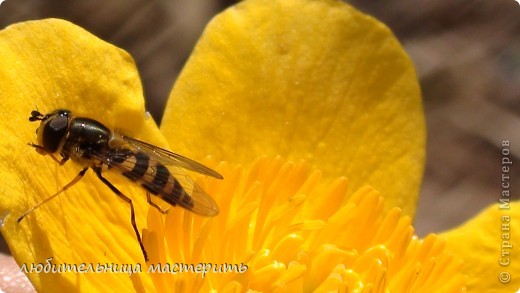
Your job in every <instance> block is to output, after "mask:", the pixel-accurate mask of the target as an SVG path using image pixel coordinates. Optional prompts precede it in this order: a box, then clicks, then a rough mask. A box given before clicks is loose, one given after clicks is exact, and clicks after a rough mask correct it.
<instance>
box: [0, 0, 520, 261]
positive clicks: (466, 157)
mask: <svg viewBox="0 0 520 293" xmlns="http://www.w3.org/2000/svg"><path fill="white" fill-rule="evenodd" d="M233 3H234V1H216V0H215V1H209V0H178V1H176V0H174V1H167V0H146V1H143V0H140V1H139V0H109V1H101V0H89V1H77V0H72V1H57V0H45V1H43V0H7V1H5V2H4V3H2V4H1V6H0V28H4V27H5V26H7V25H9V24H11V23H15V22H19V21H23V20H29V19H39V18H47V17H58V18H63V19H67V20H69V21H72V22H74V23H76V24H78V25H80V26H82V27H83V28H85V29H87V30H88V31H90V32H92V33H94V34H95V35H97V36H99V37H101V38H102V39H104V40H107V41H108V42H110V43H113V44H115V45H117V46H119V47H121V48H123V49H125V50H127V51H128V52H130V54H131V55H132V56H133V57H134V59H135V61H136V63H137V66H138V68H139V71H140V74H141V76H142V81H143V83H144V90H145V95H146V97H147V107H148V109H149V110H150V112H151V113H152V115H153V116H154V118H155V119H156V121H160V119H161V116H162V109H163V107H164V105H165V102H166V98H167V97H168V94H169V92H170V90H171V87H172V84H173V81H174V80H175V78H176V76H177V75H178V73H179V71H180V70H181V68H182V66H183V64H184V62H185V60H186V59H187V57H188V56H189V54H190V51H191V50H192V48H193V46H194V44H195V42H196V41H197V39H198V37H199V36H200V34H201V32H202V30H203V28H204V26H205V24H206V23H207V22H208V20H209V19H210V18H211V17H212V16H213V15H215V14H216V13H218V12H219V11H221V10H222V9H224V8H226V7H228V6H229V5H231V4H233ZM351 4H352V5H354V6H355V7H357V8H358V9H360V10H362V11H364V12H366V13H368V14H371V15H373V16H375V17H376V18H378V19H380V20H381V21H383V22H385V23H386V24H387V25H388V26H389V27H390V28H392V29H393V30H394V32H395V34H396V35H397V37H398V38H399V39H400V40H401V42H402V43H403V45H404V46H405V48H406V50H407V51H408V52H409V54H410V55H411V57H412V59H413V60H414V62H415V64H416V67H417V71H418V74H419V77H420V81H421V84H422V90H423V96H424V105H425V111H426V118H427V123H428V163H427V167H426V174H425V180H424V185H423V189H422V192H421V198H420V203H419V207H418V211H417V217H416V220H415V226H416V228H417V233H418V234H419V235H421V236H423V235H426V234H427V233H429V232H439V231H443V230H445V229H448V228H450V227H454V226H456V225H458V224H460V223H462V222H463V221H464V220H466V219H468V218H470V217H472V216H473V215H475V214H476V213H477V212H478V211H479V210H481V209H482V208H483V207H485V206H487V205H488V204H490V203H493V202H497V201H498V199H499V196H500V191H501V189H500V183H501V181H500V180H501V177H500V176H501V171H500V167H501V165H500V162H501V161H500V160H501V153H500V152H501V148H500V144H501V141H502V140H505V139H507V140H510V141H511V147H510V149H511V151H512V155H511V159H512V160H513V161H515V162H514V164H513V171H512V172H511V174H510V175H511V176H512V180H511V182H512V183H513V185H512V188H511V191H512V193H513V194H514V197H515V198H516V199H518V198H519V196H518V185H519V184H520V180H518V179H520V176H519V175H520V166H519V164H520V131H519V129H520V38H518V36H520V17H519V15H520V5H519V4H517V3H516V2H514V1H513V0H494V1H462V0H451V1H448V0H440V1H416V0H398V1H391V2H389V1H352V2H351ZM0 196H4V195H0ZM497 229H499V228H497ZM0 246H1V245H0ZM0 251H4V252H8V251H7V248H6V247H5V244H4V246H3V248H2V249H1V250H0Z"/></svg>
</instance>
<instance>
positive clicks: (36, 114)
mask: <svg viewBox="0 0 520 293" xmlns="http://www.w3.org/2000/svg"><path fill="white" fill-rule="evenodd" d="M44 118H45V115H43V114H42V113H40V112H38V110H34V111H31V117H29V121H31V122H34V121H38V120H43V119H44Z"/></svg>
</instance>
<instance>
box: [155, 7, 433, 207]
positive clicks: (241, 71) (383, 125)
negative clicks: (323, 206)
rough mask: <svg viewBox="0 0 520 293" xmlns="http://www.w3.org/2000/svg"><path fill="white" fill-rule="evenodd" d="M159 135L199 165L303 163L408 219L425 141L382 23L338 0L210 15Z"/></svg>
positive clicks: (413, 85) (410, 74) (398, 55)
mask: <svg viewBox="0 0 520 293" xmlns="http://www.w3.org/2000/svg"><path fill="white" fill-rule="evenodd" d="M161 130H162V131H163V134H165V136H166V137H167V138H168V139H169V141H170V145H171V146H172V147H173V148H174V149H175V150H176V151H179V152H180V153H183V154H186V155H188V156H190V157H193V158H197V159H200V158H203V157H204V156H206V155H208V154H212V155H215V157H216V158H217V159H223V160H227V161H232V162H242V163H245V162H250V161H252V160H253V159H254V158H256V157H258V156H260V155H263V154H267V155H269V156H274V155H276V154H281V155H282V156H284V157H286V158H293V159H296V160H299V159H301V158H304V159H307V160H309V161H310V162H311V163H312V164H313V165H315V166H317V167H319V168H320V169H321V170H322V171H323V173H324V175H325V177H326V178H337V177H338V176H346V177H347V178H349V180H350V183H349V184H350V188H349V190H356V189H358V188H359V187H361V186H362V185H363V184H370V185H372V186H374V187H375V188H376V189H378V190H381V191H384V194H383V195H384V196H385V198H386V201H385V203H386V209H387V210H388V208H389V207H393V206H400V207H401V208H402V209H403V210H404V213H405V214H408V215H413V211H414V208H415V202H416V196H417V193H418V188H419V184H420V181H421V178H422V171H423V161H424V145H425V125H424V117H423V112H422V103H421V99H420V91H419V86H418V82H417V78H416V73H415V70H414V68H413V66H412V63H411V61H410V59H409V57H408V56H407V55H406V53H405V52H404V50H403V48H402V47H401V45H400V44H399V43H398V41H397V40H396V39H395V37H394V36H393V34H392V33H391V31H390V30H389V29H388V28H387V27H386V26H385V25H383V24H381V23H380V22H378V21H377V20H375V19H373V18H372V17H369V16H367V15H364V14H362V13H360V12H358V11H357V10H355V9H354V8H352V7H350V6H348V5H346V4H343V3H341V2H339V1H308V0H289V1H287V0H283V1H282V0H278V1H265V0H251V1H244V2H242V3H240V4H238V5H236V6H234V7H232V8H230V9H228V10H226V11H225V12H224V13H222V14H221V15H219V16H217V17H216V18H215V19H213V21H212V22H211V23H210V24H209V26H208V27H207V28H206V31H205V32H204V34H203V36H202V38H201V40H200V41H199V43H198V45H197V47H196V48H195V51H194V53H193V55H192V56H191V58H190V60H189V61H188V63H187V65H186V67H185V68H184V70H183V72H182V74H181V75H180V77H179V79H178V81H177V83H176V85H175V87H174V89H173V92H172V94H171V96H170V99H169V101H168V106H167V109H166V112H165V115H164V119H163V122H162V126H161Z"/></svg>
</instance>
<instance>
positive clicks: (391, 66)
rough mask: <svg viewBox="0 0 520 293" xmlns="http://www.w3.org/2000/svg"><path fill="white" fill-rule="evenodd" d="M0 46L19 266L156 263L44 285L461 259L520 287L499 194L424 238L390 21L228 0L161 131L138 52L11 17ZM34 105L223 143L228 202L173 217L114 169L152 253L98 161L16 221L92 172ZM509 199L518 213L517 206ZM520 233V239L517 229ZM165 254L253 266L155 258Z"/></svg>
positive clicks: (173, 144) (313, 280)
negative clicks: (103, 178) (179, 270)
mask: <svg viewBox="0 0 520 293" xmlns="http://www.w3.org/2000/svg"><path fill="white" fill-rule="evenodd" d="M0 54H1V58H0V94H1V95H2V104H0V109H1V114H2V116H3V117H4V119H3V120H2V122H1V123H2V125H1V129H2V130H1V131H2V134H3V135H2V140H1V141H0V155H1V156H2V160H0V172H1V174H0V175H1V176H0V178H1V179H0V180H1V183H2V184H1V188H2V191H3V192H2V200H0V215H3V216H4V218H3V220H2V228H1V231H2V234H3V235H4V237H5V238H6V240H7V242H8V245H9V247H10V249H11V251H12V253H13V255H14V257H15V258H16V260H17V262H18V264H20V265H21V266H25V267H26V268H29V267H31V264H42V266H40V267H38V266H35V268H46V266H45V265H46V264H47V263H52V264H55V265H56V266H50V265H49V266H48V268H57V267H61V266H59V265H63V264H68V265H71V264H83V263H84V264H87V265H88V264H94V266H95V265H96V264H102V265H111V264H118V265H120V264H131V265H132V267H131V268H139V266H136V264H137V263H139V264H140V269H141V270H142V271H144V272H143V273H139V274H131V275H130V276H129V274H128V273H124V272H123V273H108V272H103V273H92V272H90V273H85V274H82V273H74V272H67V273H52V272H51V273H36V272H31V273H29V274H28V275H29V278H30V279H31V281H32V282H33V284H34V285H35V287H36V288H37V289H39V290H41V291H57V290H62V291H67V292H68V291H85V292H90V291H93V290H96V291H108V290H110V291H115V290H117V291H128V290H131V289H135V290H137V291H161V292H162V291H166V290H169V291H174V289H185V290H186V291H188V290H190V289H202V290H209V289H215V290H222V291H225V290H235V289H240V290H246V289H248V288H249V289H252V290H265V291H272V290H276V289H278V290H281V291H291V290H293V289H298V290H300V291H302V290H305V291H310V290H314V289H316V290H321V291H329V290H334V289H340V290H346V289H348V290H350V291H353V292H370V291H374V292H383V290H390V291H391V292H404V291H405V290H406V289H410V290H412V291H415V292H434V291H437V292H441V291H442V292H444V291H446V292H448V291H460V290H461V288H463V286H464V283H465V280H464V277H463V276H462V274H467V275H468V277H469V278H468V286H469V287H468V289H470V290H471V289H473V290H474V291H477V292H485V291H487V292H493V290H495V291H496V292H502V290H505V289H504V288H509V289H512V290H513V289H515V290H516V289H517V288H518V286H519V284H520V281H519V280H518V278H514V277H513V279H512V280H510V282H509V283H508V284H506V285H502V284H501V283H500V282H499V280H498V279H497V278H498V274H499V273H500V271H501V270H503V271H508V272H511V274H512V275H514V272H515V271H516V272H518V271H520V267H519V263H520V261H515V260H516V259H518V257H516V259H514V257H515V256H514V255H513V253H512V252H511V262H510V264H509V265H508V266H503V267H500V266H499V265H498V264H497V263H498V258H499V257H500V255H498V254H497V253H499V252H500V251H501V250H504V249H503V248H502V247H501V244H502V243H503V242H502V241H497V240H496V238H494V237H499V235H502V237H503V235H504V234H505V233H504V231H502V230H500V228H499V227H500V225H501V224H505V223H504V222H503V221H504V218H503V217H498V216H497V215H496V211H495V210H494V209H490V210H488V211H486V212H484V213H483V214H482V215H481V216H479V217H477V218H476V219H475V220H473V221H472V222H469V223H468V224H467V225H465V226H463V227H461V228H459V229H457V230H454V231H452V232H448V233H447V234H444V235H441V237H438V236H433V235H431V236H428V237H427V238H425V239H423V240H419V239H417V238H416V237H414V236H413V228H412V227H411V226H410V222H411V220H410V217H412V216H413V212H414V206H415V201H416V195H417V192H418V187H419V184H420V180H421V176H422V169H423V160H424V118H423V114H422V105H421V102H420V95H419V88H418V85H417V81H416V77H415V72H414V70H413V67H412V65H411V62H410V60H409V59H408V57H407V56H406V55H405V53H404V52H403V50H402V48H401V47H400V45H399V44H398V42H397V41H396V40H395V38H394V37H393V36H392V34H391V32H390V31H389V30H388V29H387V28H386V27H385V26H384V25H382V24H380V23H378V22H377V21H375V20H374V19H372V18H370V17H368V16H366V15H363V14H361V13H359V12H357V11H356V10H354V9H353V8H351V7H349V6H347V5H344V4H342V3H340V2H335V1H308V0H307V1H304V0H293V1H260V0H258V1H256V0H252V1H245V2H243V3H241V4H239V5H237V6H235V7H232V8H230V9H229V10H227V11H226V12H224V13H222V14H221V15H219V16H218V17H217V18H215V19H214V20H213V21H212V23H211V24H210V25H209V26H208V28H207V30H206V32H205V33H204V35H203V37H202V39H201V40H200V42H199V44H198V45H197V48H196V49H195V52H194V54H193V56H192V58H191V59H190V61H189V62H188V64H187V66H186V68H185V70H184V71H183V73H182V75H181V76H180V78H179V80H178V82H177V83H176V86H175V88H174V91H173V92H172V96H171V97H170V100H169V105H168V108H167V110H166V113H165V119H164V121H163V123H162V126H161V131H159V130H158V128H157V127H156V126H155V125H154V123H153V121H152V120H151V119H146V118H145V116H144V102H143V98H142V89H141V86H140V82H139V79H138V75H137V72H136V69H135V66H134V64H133V61H132V60H131V58H130V57H129V56H128V54H126V53H125V52H123V51H122V50H120V49H118V48H115V47H113V46H111V45H108V44H106V43H104V42H102V41H101V40H99V39H97V38H96V37H94V36H92V35H90V34H89V33H87V32H85V31H84V30H82V29H80V28H78V27H76V26H74V25H72V24H70V23H67V22H65V21H61V20H42V21H35V22H27V23H21V24H18V25H14V26H11V27H9V28H7V29H5V30H3V31H1V32H0ZM36 106H37V107H38V108H39V110H40V111H42V112H48V111H51V110H53V109H56V108H68V109H71V110H73V112H74V114H75V115H76V116H87V117H91V118H94V119H96V120H100V121H102V122H103V123H105V124H106V125H107V126H109V127H111V128H123V129H125V130H126V129H127V130H129V131H130V132H131V133H130V134H131V135H132V136H135V137H137V138H139V139H141V140H144V141H148V142H150V143H152V144H155V145H159V146H163V147H166V148H168V149H172V150H174V151H176V152H178V153H181V154H184V155H187V156H189V157H192V158H194V159H197V160H203V159H204V157H205V156H206V155H207V154H212V155H214V157H215V158H216V159H218V160H227V161H229V162H231V163H229V164H226V163H220V164H216V163H214V162H213V161H211V160H207V161H206V163H207V164H209V165H211V166H214V167H215V168H217V169H218V170H219V172H221V173H222V174H223V175H224V177H225V180H222V181H218V180H215V179H207V178H199V179H198V182H199V183H200V184H201V186H203V187H204V188H205V190H206V191H207V192H208V193H210V194H212V195H213V197H214V198H215V199H216V200H217V202H218V203H219V206H220V209H221V212H220V214H219V215H218V216H217V217H213V218H201V217H198V216H194V215H192V214H191V213H188V212H184V211H183V210H180V209H178V208H172V210H171V211H170V213H169V214H168V215H167V216H166V217H164V216H162V215H161V214H159V213H158V212H157V210H156V209H154V208H151V209H149V208H148V204H147V203H146V197H145V196H144V194H143V191H142V190H141V189H139V188H137V187H136V186H133V185H130V184H128V181H127V180H126V179H125V178H121V177H120V176H117V175H112V176H111V175H107V178H108V179H109V180H110V181H111V182H112V183H114V185H116V186H119V187H121V190H122V191H123V192H124V193H125V194H127V195H129V196H130V197H131V198H132V200H133V201H134V205H135V207H136V219H137V225H138V226H139V227H140V228H145V227H146V229H145V231H144V233H143V234H144V237H143V238H144V242H145V246H146V248H147V251H148V253H149V254H150V258H151V261H150V262H149V263H148V264H145V263H144V261H143V256H142V254H141V251H140V249H139V246H138V244H137V240H136V239H135V235H134V234H133V231H132V227H131V225H130V223H129V222H130V221H129V220H130V219H129V217H130V215H129V207H128V206H127V205H126V204H125V203H124V202H122V201H121V200H120V199H119V198H118V197H117V196H115V195H114V194H113V193H112V192H111V191H110V190H108V188H107V187H106V186H104V185H103V184H102V183H100V182H99V180H98V179H97V178H96V177H95V175H94V174H92V173H87V175H85V178H83V180H81V181H80V182H79V183H77V184H76V185H74V187H72V188H70V189H69V190H67V192H66V193H65V194H63V195H61V196H60V197H59V198H58V199H55V200H53V201H52V202H49V203H47V204H45V205H43V206H42V207H40V208H39V209H37V210H36V211H34V212H33V213H31V214H30V215H29V216H28V217H27V218H26V219H24V220H23V221H22V222H21V223H20V224H19V225H16V219H17V218H18V217H19V216H20V215H21V214H22V213H23V212H24V211H26V210H27V209H28V208H30V207H31V206H33V205H34V204H36V203H38V202H40V201H42V200H43V199H45V198H47V197H48V196H49V195H51V194H53V193H55V192H56V191H57V190H58V189H59V188H61V187H63V186H64V185H65V184H66V183H68V182H69V181H70V180H71V179H72V178H73V177H74V176H76V175H77V173H78V172H79V171H80V170H81V167H79V166H78V165H75V164H72V163H67V164H65V165H64V166H59V165H58V164H56V162H54V161H53V160H52V159H50V158H48V157H41V156H40V155H38V154H37V153H36V152H35V151H34V149H32V148H30V147H28V146H27V143H28V142H34V140H35V136H34V130H35V129H36V127H37V125H36V124H34V123H29V122H28V121H27V118H28V116H29V113H30V111H31V110H34V107H36ZM163 135H164V136H163ZM164 137H166V138H168V139H165V138H164ZM264 154H266V155H268V157H270V158H274V157H275V155H278V154H280V155H282V156H283V157H285V158H289V159H292V160H294V162H296V163H291V162H286V161H284V160H282V159H280V158H274V159H268V158H264V157H262V158H260V159H258V160H257V161H256V163H255V164H253V165H252V166H251V164H252V162H253V161H254V159H255V158H257V157H261V156H262V155H264ZM300 159H305V160H307V161H308V162H309V163H302V162H301V161H300ZM235 163H240V164H242V166H243V167H240V166H237V165H236V164H235ZM317 169H320V170H322V171H323V174H324V175H323V177H324V178H323V179H321V178H320V177H321V172H319V171H316V170H317ZM342 175H345V176H347V178H348V180H349V181H348V184H347V181H346V179H344V178H343V177H340V176H342ZM335 178H339V179H335ZM334 179H335V180H334ZM327 182H329V183H327ZM347 185H348V188H347ZM366 185H371V186H373V188H371V187H366ZM375 190H378V191H380V192H382V194H381V195H382V197H381V196H380V195H379V194H378V192H376V191H375ZM383 197H384V204H383ZM394 207H400V208H402V210H403V213H404V215H403V216H401V213H400V211H399V209H397V208H394ZM501 213H503V214H506V215H508V216H509V217H510V220H509V222H508V223H507V224H509V225H510V226H515V225H517V224H518V221H519V220H518V219H519V218H520V216H519V212H518V205H517V204H516V203H514V204H511V205H510V209H509V210H503V211H501ZM493 225H495V226H493ZM497 226H498V227H497ZM475 227H478V229H477V228H475ZM509 232H510V233H509V234H507V235H509V237H510V239H509V240H510V242H508V243H513V247H514V245H516V243H517V242H514V241H518V240H516V239H519V235H518V232H516V231H515V230H514V229H511V230H510V231H509ZM439 238H444V239H445V240H443V239H439ZM461 239H463V240H464V241H462V240H461ZM509 240H507V239H503V241H509ZM445 246H446V247H447V248H445ZM473 251H475V255H473V254H472V252H473ZM505 251H510V250H507V248H506V249H505ZM451 252H453V253H454V254H453V255H451V254H450V253H451ZM51 257H52V259H49V258H51ZM477 257H481V259H480V258H477ZM459 259H460V260H462V261H463V263H462V264H461V265H459V261H458V260H459ZM157 263H160V264H163V265H165V264H166V263H170V264H175V263H177V264H183V263H185V264H188V265H189V264H194V265H197V264H198V263H200V264H201V265H202V264H207V263H212V264H216V265H217V266H218V268H217V269H223V267H222V266H219V265H224V264H230V265H231V268H232V269H234V268H236V270H239V269H240V270H241V271H240V272H236V271H235V272H233V273H217V272H208V273H207V274H206V275H205V276H204V278H203V277H202V274H201V273H183V274H170V273H164V274H159V273H146V271H147V270H148V269H149V268H150V267H154V265H155V264H157ZM233 265H236V266H235V267H233ZM245 266H247V269H246V270H245V271H243V269H244V268H245ZM112 268H115V267H113V266H112ZM121 268H122V267H121V266H119V269H121ZM125 268H126V269H128V266H125ZM155 268H157V267H155ZM482 275H484V276H489V277H486V278H482ZM505 286H509V287H505ZM356 289H357V290H358V291H355V290H356ZM179 291H180V290H179Z"/></svg>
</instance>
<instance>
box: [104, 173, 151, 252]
mask: <svg viewBox="0 0 520 293" xmlns="http://www.w3.org/2000/svg"><path fill="white" fill-rule="evenodd" d="M94 171H95V172H96V175H97V176H98V178H99V180H101V182H103V183H104V184H105V185H106V186H108V188H110V190H112V191H113V192H114V193H115V194H116V195H117V196H119V197H120V198H121V199H123V200H124V201H126V202H127V203H128V204H130V221H131V222H132V227H133V228H134V231H135V235H136V236H137V240H138V241H139V246H141V251H142V252H143V255H144V260H145V261H148V254H147V253H146V250H145V249H144V245H143V240H142V239H141V234H139V229H137V224H136V223H135V212H134V205H133V204H132V200H131V199H130V198H128V197H127V196H126V195H124V194H123V193H122V192H121V191H119V189H117V188H116V187H115V186H114V185H112V183H110V181H108V180H107V179H105V178H104V177H103V176H101V168H100V167H98V168H95V169H94Z"/></svg>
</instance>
